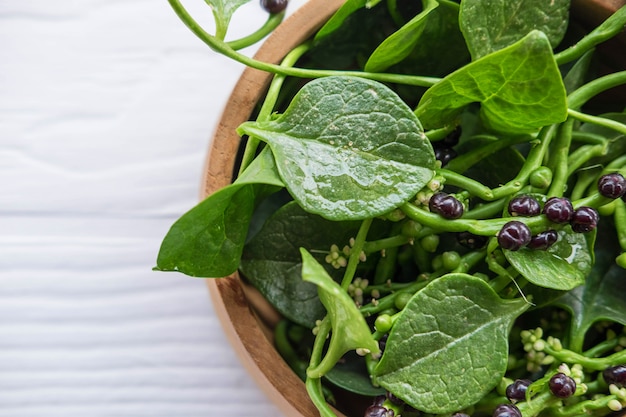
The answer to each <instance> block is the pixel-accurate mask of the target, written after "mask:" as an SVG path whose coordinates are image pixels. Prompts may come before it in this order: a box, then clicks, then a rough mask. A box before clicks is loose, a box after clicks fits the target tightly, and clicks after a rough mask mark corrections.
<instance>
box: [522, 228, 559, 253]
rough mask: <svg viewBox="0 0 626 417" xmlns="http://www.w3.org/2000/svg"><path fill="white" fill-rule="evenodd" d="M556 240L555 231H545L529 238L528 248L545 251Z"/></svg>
mask: <svg viewBox="0 0 626 417" xmlns="http://www.w3.org/2000/svg"><path fill="white" fill-rule="evenodd" d="M558 239H559V234H558V233H557V232H556V230H553V229H550V230H546V231H545V232H540V233H537V234H536V235H535V236H533V237H531V238H530V242H529V243H528V247H529V248H530V249H536V250H546V249H548V248H549V247H550V246H552V245H554V244H555V243H556V241H557V240H558Z"/></svg>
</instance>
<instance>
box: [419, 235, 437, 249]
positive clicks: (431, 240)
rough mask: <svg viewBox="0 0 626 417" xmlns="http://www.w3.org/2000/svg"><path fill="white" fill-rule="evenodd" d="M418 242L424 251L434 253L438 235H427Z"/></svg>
mask: <svg viewBox="0 0 626 417" xmlns="http://www.w3.org/2000/svg"><path fill="white" fill-rule="evenodd" d="M420 244H421V245H422V248H424V250H425V251H426V252H430V253H435V252H436V251H437V246H439V235H428V236H426V237H424V238H422V240H420Z"/></svg>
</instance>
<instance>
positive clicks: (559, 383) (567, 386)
mask: <svg viewBox="0 0 626 417" xmlns="http://www.w3.org/2000/svg"><path fill="white" fill-rule="evenodd" d="M548 385H549V387H550V391H551V392H552V394H554V395H555V396H556V397H559V398H568V397H571V396H572V395H574V393H575V392H576V381H574V380H573V379H572V378H571V377H569V376H567V375H565V374H564V373H562V372H559V373H558V374H554V375H553V376H552V378H550V382H549V383H548Z"/></svg>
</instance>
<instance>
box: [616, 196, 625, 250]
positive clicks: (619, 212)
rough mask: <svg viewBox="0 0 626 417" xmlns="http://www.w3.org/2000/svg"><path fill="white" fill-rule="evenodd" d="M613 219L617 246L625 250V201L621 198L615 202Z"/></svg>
mask: <svg viewBox="0 0 626 417" xmlns="http://www.w3.org/2000/svg"><path fill="white" fill-rule="evenodd" d="M613 219H614V222H615V230H616V232H617V239H618V241H619V246H620V248H622V251H626V203H624V201H623V200H622V199H621V198H620V199H618V200H617V201H616V202H615V212H614V213H613Z"/></svg>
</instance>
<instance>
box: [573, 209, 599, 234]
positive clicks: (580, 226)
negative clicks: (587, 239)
mask: <svg viewBox="0 0 626 417" xmlns="http://www.w3.org/2000/svg"><path fill="white" fill-rule="evenodd" d="M598 220H600V215H599V214H598V212H597V211H596V209H593V208H591V207H580V208H578V209H577V210H576V211H575V212H574V216H573V217H572V219H571V220H570V223H569V224H570V225H571V226H572V230H573V231H574V232H576V233H586V232H590V231H592V230H593V229H595V228H596V227H597V226H598Z"/></svg>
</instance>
